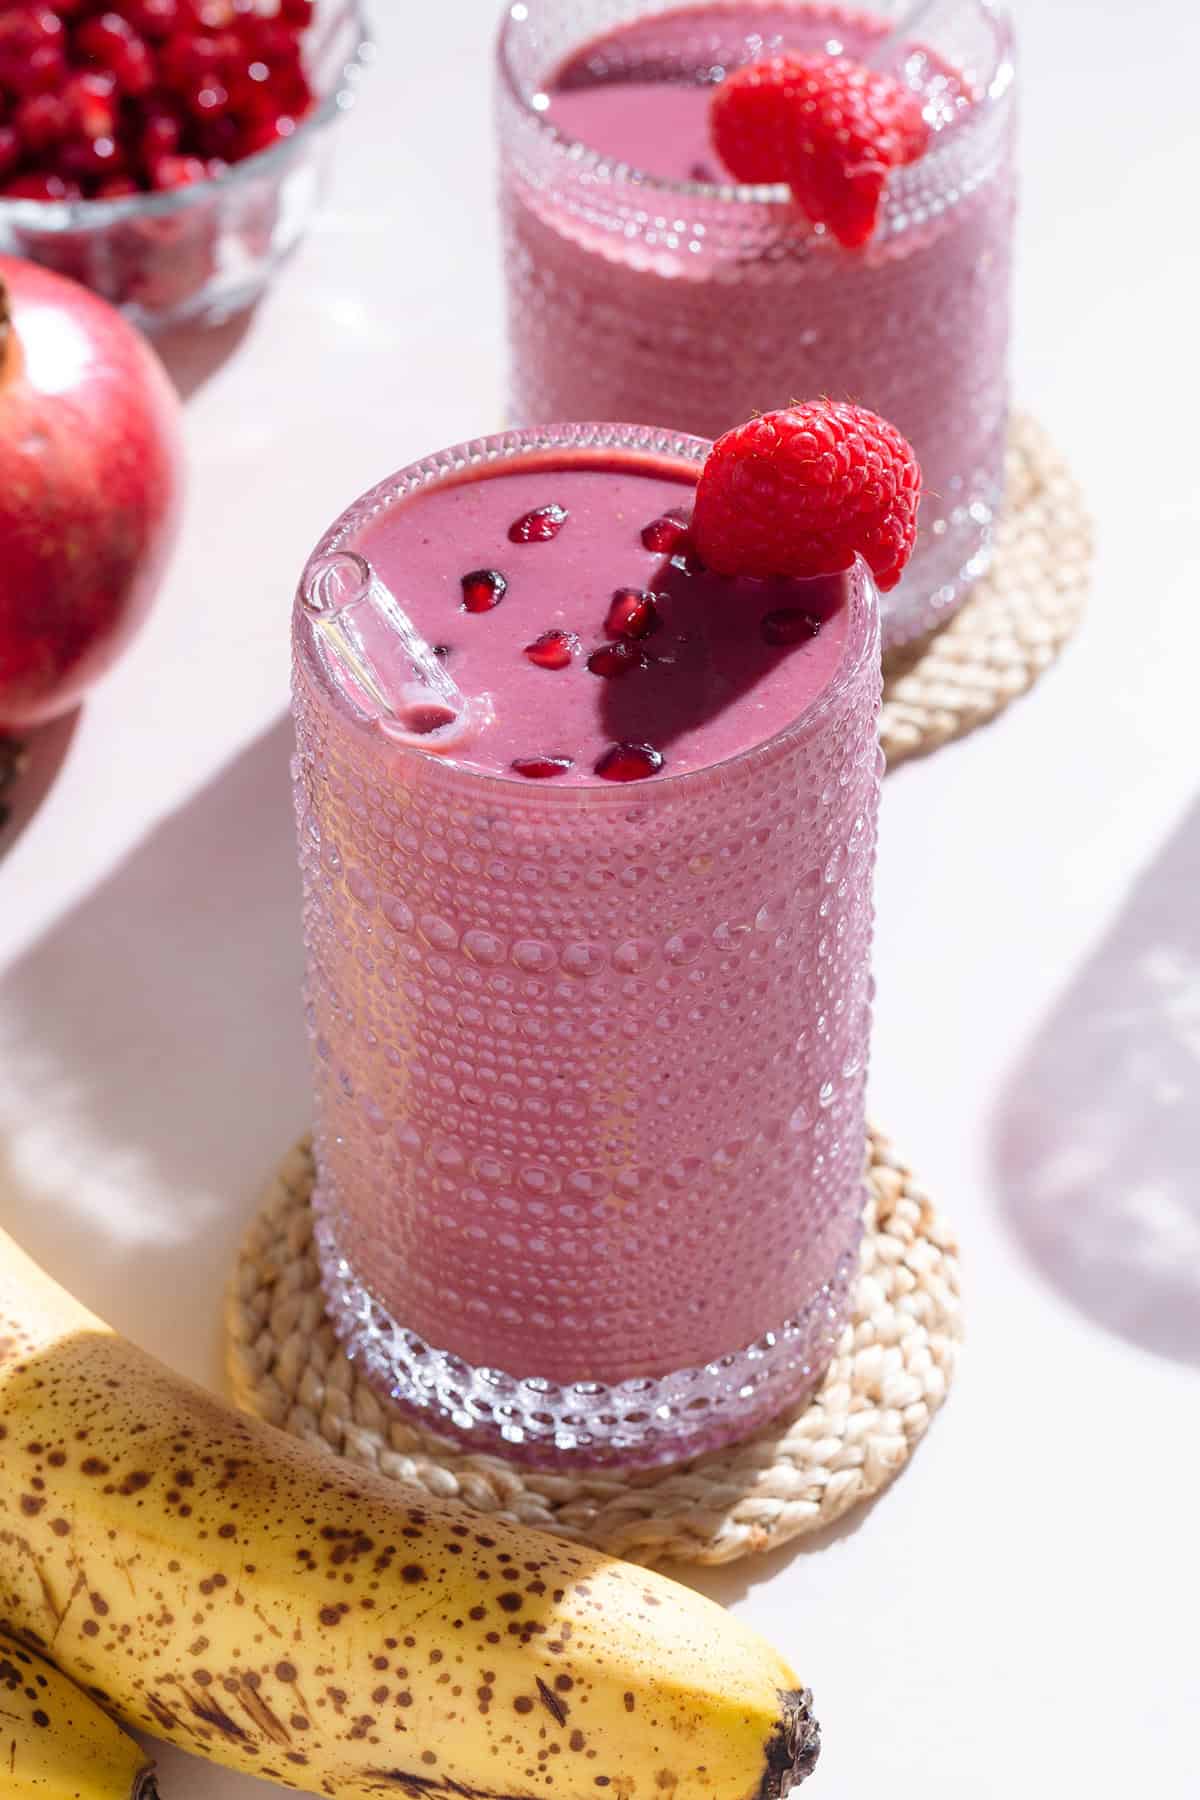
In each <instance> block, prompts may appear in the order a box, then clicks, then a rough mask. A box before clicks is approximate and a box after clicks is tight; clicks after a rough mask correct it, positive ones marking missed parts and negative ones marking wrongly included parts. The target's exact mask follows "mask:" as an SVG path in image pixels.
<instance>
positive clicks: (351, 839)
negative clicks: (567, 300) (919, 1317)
mask: <svg viewBox="0 0 1200 1800" xmlns="http://www.w3.org/2000/svg"><path fill="white" fill-rule="evenodd" d="M475 448H476V449H480V447H478V446H477V447H475ZM919 486H920V481H919V474H918V471H917V468H916V463H915V460H914V458H913V455H912V452H911V450H910V448H909V446H908V445H907V443H906V442H905V441H904V439H903V438H902V437H901V436H900V434H899V433H898V432H896V431H894V430H893V429H892V428H891V427H890V426H888V425H886V424H884V423H883V421H881V420H879V419H878V418H876V417H875V416H874V415H873V414H871V413H868V412H866V411H864V410H863V409H860V408H856V407H852V406H846V405H838V404H834V403H830V402H824V401H822V402H815V403H813V404H811V405H807V406H800V407H796V408H790V409H788V410H787V411H785V412H781V413H776V414H772V415H768V416H766V417H764V418H761V419H757V420H755V421H753V422H752V423H751V424H750V425H747V426H744V427H742V428H740V429H739V430H737V431H734V432H731V433H729V434H728V436H727V437H726V438H725V439H724V440H723V441H722V442H721V443H719V444H717V445H716V446H715V447H714V446H711V445H709V444H708V443H705V442H702V441H699V440H690V439H680V438H678V437H676V436H672V435H667V434H660V433H655V432H652V431H647V430H644V429H639V428H636V427H626V426H580V425H576V426H563V427H554V428H552V429H550V430H546V431H540V432H531V433H528V434H526V435H525V438H524V441H521V440H518V441H517V443H516V446H515V447H514V440H513V438H512V437H511V436H509V437H507V438H501V439H494V440H489V441H488V442H486V443H485V444H484V445H483V446H482V447H481V449H480V453H479V454H477V455H473V456H472V458H471V459H470V461H467V460H466V459H464V458H463V457H462V456H461V455H460V454H459V453H457V452H448V453H446V455H445V456H443V457H440V458H437V457H435V458H433V459H431V460H430V461H429V462H427V463H425V464H421V465H419V466H418V467H416V468H415V469H410V470H406V471H404V472H402V473H401V474H400V475H399V476H396V477H393V478H392V479H391V480H389V481H387V482H385V483H383V484H382V486H381V487H380V488H378V489H376V490H374V492H373V493H371V494H369V495H367V496H365V497H364V499H363V500H362V501H360V502H358V503H357V504H356V505H355V506H354V507H352V508H351V509H350V511H349V512H348V513H347V514H346V515H345V516H344V517H343V518H342V519H341V520H340V521H339V522H338V524H337V525H336V526H334V528H333V529H332V531H331V532H330V533H329V534H328V535H327V536H326V538H325V540H324V541H323V543H322V544H321V546H320V548H319V551H318V553H317V555H316V556H315V557H314V559H313V561H312V562H311V563H310V565H309V568H308V570H307V571H306V573H305V576H304V579H303V581H302V583H301V589H300V596H299V599H298V603H297V610H296V622H295V648H296V679H295V710H296V725H297V744H298V756H297V759H296V764H295V779H296V804H297V816H298V820H299V828H300V848H301V864H302V868H303V872H304V879H305V892H306V905H305V921H306V936H307V946H308V958H309V964H308V966H309V976H308V1006H309V1023H310V1030H311V1036H312V1044H313V1066H314V1071H315V1080H316V1098H317V1161H318V1171H319V1175H318V1188H317V1195H316V1206H317V1212H318V1218H319V1233H320V1243H321V1254H322V1259H323V1268H324V1274H325V1281H326V1288H327V1293H328V1295H329V1298H330V1301H331V1305H332V1310H333V1314H334V1318H335V1321H336V1323H337V1326H338V1329H339V1331H340V1333H341V1334H342V1335H343V1337H344V1338H345V1339H346V1340H347V1341H348V1342H349V1343H350V1344H351V1345H352V1346H353V1348H354V1349H355V1351H356V1353H357V1354H358V1355H359V1356H360V1357H361V1358H362V1364H363V1367H364V1368H365V1369H367V1370H368V1371H369V1372H370V1373H371V1375H372V1377H373V1379H375V1380H376V1381H378V1382H379V1383H380V1384H382V1385H385V1386H386V1388H387V1390H388V1391H389V1392H390V1393H391V1394H392V1396H393V1397H394V1398H396V1399H397V1400H398V1401H399V1402H400V1403H401V1404H402V1405H405V1406H407V1407H408V1408H409V1409H410V1410H413V1411H421V1412H424V1413H426V1414H427V1415H429V1417H430V1422H431V1423H433V1424H435V1425H436V1426H437V1428H438V1429H446V1430H451V1431H456V1432H458V1433H460V1434H462V1435H464V1436H466V1437H467V1438H469V1439H472V1440H474V1441H478V1442H481V1443H489V1444H502V1445H506V1446H509V1447H511V1448H512V1449H513V1450H514V1451H515V1452H516V1453H517V1454H520V1455H523V1456H526V1457H530V1458H532V1459H534V1460H542V1461H555V1460H562V1459H564V1458H566V1459H568V1460H570V1459H577V1460H582V1461H594V1462H604V1461H608V1460H620V1461H625V1462H629V1461H632V1462H634V1463H638V1462H642V1463H646V1464H650V1463H654V1462H658V1461H663V1460H668V1459H670V1458H672V1457H675V1456H678V1455H683V1454H687V1453H689V1452H690V1451H691V1450H694V1449H698V1448H703V1447H705V1446H706V1445H709V1444H716V1443H720V1442H723V1441H726V1440H727V1439H729V1438H732V1437H736V1436H738V1435H741V1434H742V1433H743V1432H745V1431H747V1430H749V1429H751V1428H752V1427H753V1426H754V1425H755V1424H756V1423H758V1422H760V1421H761V1420H763V1419H765V1418H768V1417H770V1416H771V1414H772V1413H774V1412H776V1411H778V1410H779V1409H780V1408H781V1407H783V1406H785V1405H786V1404H788V1402H789V1401H790V1400H792V1399H794V1398H796V1397H798V1396H799V1395H801V1394H803V1393H804V1392H805V1391H807V1390H808V1389H809V1388H811V1386H812V1385H813V1384H814V1382H815V1381H816V1379H817V1378H818V1377H819V1374H820V1372H821V1369H822V1367H823V1365H824V1363H825V1361H826V1360H827V1359H828V1356H829V1355H830V1353H831V1351H832V1347H833V1344H834V1342H835V1340H836V1336H837V1333H838V1331H839V1329H840V1326H841V1322H842V1320H843V1318H844V1315H845V1309H846V1304H847V1298H848V1291H849V1283H850V1279H851V1275H852V1273H853V1270H854V1267H855V1256H856V1251H857V1243H858V1235H859V1229H860V1213H861V1203H862V1193H861V1166H862V1153H863V1142H864V1130H865V1125H864V1117H863V1083H864V1079H865V1067H866V1053H867V1038H868V1031H869V969H868V953H869V941H870V929H871V877H872V868H873V859H874V841H875V811H876V804H877V795H878V781H879V757H878V747H877V736H876V715H877V710H878V703H879V688H880V675H879V666H878V619H877V609H876V602H875V592H874V582H873V580H872V574H874V577H875V579H876V580H877V581H878V582H879V583H880V585H881V586H884V587H887V586H890V585H893V584H894V583H895V582H896V581H897V580H898V579H899V576H900V573H901V571H902V568H903V565H904V561H905V559H906V557H907V554H908V552H909V551H910V550H911V547H912V543H913V541H914V537H915V534H916V514H917V504H918V497H919ZM485 577H486V579H485ZM477 594H480V595H482V594H486V595H487V596H488V602H489V603H488V604H487V605H486V606H476V605H474V604H473V603H472V596H474V595H477ZM431 646H436V653H435V652H434V650H433V649H431V648H430V647H431ZM764 1334H766V1335H764ZM718 1365H719V1366H718ZM580 1384H583V1385H582V1386H581V1385H580Z"/></svg>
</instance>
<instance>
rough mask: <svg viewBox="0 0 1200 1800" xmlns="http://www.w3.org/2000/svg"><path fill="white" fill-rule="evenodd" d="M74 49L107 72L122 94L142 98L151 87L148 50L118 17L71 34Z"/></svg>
mask: <svg viewBox="0 0 1200 1800" xmlns="http://www.w3.org/2000/svg"><path fill="white" fill-rule="evenodd" d="M75 48H76V49H77V50H80V51H82V53H83V55H84V56H86V57H87V58H88V59H89V60H90V61H91V62H95V63H99V65H100V67H101V68H102V69H107V70H108V71H109V73H110V74H111V75H112V77H113V79H114V80H115V82H116V84H117V86H118V88H119V89H120V90H121V92H122V93H123V94H133V95H135V96H136V95H138V94H145V93H148V92H149V91H150V89H151V88H152V87H153V86H154V62H153V59H152V57H151V55H150V51H149V48H148V46H147V45H146V44H145V43H144V42H143V41H142V39H141V38H140V37H139V36H138V34H137V32H136V31H135V30H134V29H133V27H132V25H129V24H127V23H126V21H125V20H124V19H123V18H122V17H121V15H120V13H115V12H105V13H101V14H100V15H99V17H98V18H95V19H89V20H88V21H87V23H86V24H85V25H82V26H81V27H80V29H79V30H78V31H77V32H76V33H75Z"/></svg>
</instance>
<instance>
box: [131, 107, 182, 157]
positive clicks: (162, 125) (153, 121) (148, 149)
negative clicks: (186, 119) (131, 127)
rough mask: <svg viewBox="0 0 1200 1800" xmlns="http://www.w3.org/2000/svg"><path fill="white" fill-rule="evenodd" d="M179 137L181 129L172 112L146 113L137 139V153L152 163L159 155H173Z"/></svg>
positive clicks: (178, 143) (177, 146)
mask: <svg viewBox="0 0 1200 1800" xmlns="http://www.w3.org/2000/svg"><path fill="white" fill-rule="evenodd" d="M181 137H182V129H181V127H180V123H179V120H178V119H177V118H176V117H175V115H174V114H173V113H169V112H160V111H155V112H151V113H147V115H146V118H145V121H144V123H143V125H142V130H141V136H140V137H139V139H138V153H139V155H140V156H141V157H142V159H143V161H145V162H147V163H150V164H153V163H155V162H156V161H157V160H158V158H159V157H160V156H173V155H174V154H175V152H176V151H177V150H178V148H179V145H180V140H181Z"/></svg>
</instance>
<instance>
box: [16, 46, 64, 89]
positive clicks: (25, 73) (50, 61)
mask: <svg viewBox="0 0 1200 1800" xmlns="http://www.w3.org/2000/svg"><path fill="white" fill-rule="evenodd" d="M66 79H67V59H66V57H65V56H64V55H63V53H62V51H61V50H59V49H58V48H57V46H56V45H54V44H41V45H39V46H38V48H37V49H36V50H34V51H33V52H32V53H31V55H30V57H29V60H28V62H27V63H26V64H25V67H24V68H23V69H22V71H21V74H20V79H19V80H18V79H11V80H10V82H9V86H10V87H12V88H14V89H15V90H16V91H17V92H18V93H22V94H53V93H57V91H58V89H59V88H60V87H61V86H62V84H63V82H64V81H65V80H66Z"/></svg>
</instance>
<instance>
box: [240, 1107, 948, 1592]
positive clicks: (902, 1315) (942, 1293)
mask: <svg viewBox="0 0 1200 1800" xmlns="http://www.w3.org/2000/svg"><path fill="white" fill-rule="evenodd" d="M868 1150H869V1155H868V1171H867V1178H868V1201H867V1207H866V1231H865V1235H864V1239H863V1248H862V1269H861V1273H860V1275H859V1280H858V1288H857V1291H856V1295H855V1302H854V1314H853V1318H852V1320H851V1322H850V1324H849V1325H847V1327H846V1330H845V1332H844V1333H843V1336H842V1341H841V1344H840V1345H839V1347H838V1352H837V1355H836V1357H835V1358H834V1361H833V1363H832V1364H831V1365H830V1368H829V1370H828V1371H827V1373H826V1376H825V1379H824V1381H823V1382H822V1384H821V1386H820V1388H819V1389H818V1391H817V1393H816V1395H815V1396H814V1398H813V1399H812V1400H811V1401H810V1402H809V1403H808V1405H807V1406H805V1407H803V1408H801V1409H800V1410H799V1411H797V1412H795V1413H793V1414H791V1415H785V1416H784V1417H782V1418H780V1419H776V1420H775V1421H774V1422H773V1423H772V1424H771V1425H769V1426H767V1427H765V1428H764V1429H763V1430H761V1431H758V1432H757V1433H756V1434H755V1435H754V1436H753V1437H751V1438H748V1439H746V1440H745V1442H743V1443H741V1444H737V1445H734V1446H733V1447H732V1448H729V1449H726V1450H719V1451H712V1452H710V1453H709V1454H708V1455H706V1456H699V1457H695V1458H693V1459H692V1461H691V1462H687V1463H680V1464H677V1465H676V1466H675V1467H674V1468H669V1469H655V1470H649V1471H646V1472H643V1473H641V1474H622V1473H621V1472H620V1470H611V1469H606V1470H602V1471H598V1472H595V1473H590V1474H589V1473H574V1472H572V1473H568V1474H564V1473H563V1472H562V1471H560V1470H556V1471H554V1472H545V1471H541V1470H535V1469H525V1468H519V1467H517V1466H516V1465H515V1464H512V1463H507V1462H504V1461H503V1460H502V1459H501V1458H499V1457H497V1456H487V1455H480V1454H479V1453H478V1452H472V1451H469V1450H464V1449H463V1448H462V1446H461V1445H458V1444H452V1443H448V1442H447V1441H446V1440H445V1439H442V1438H438V1437H434V1436H433V1435H432V1433H430V1432H428V1431H425V1430H423V1429H422V1428H421V1427H420V1426H418V1425H414V1424H413V1423H412V1422H411V1421H410V1420H409V1419H407V1418H406V1417H404V1416H403V1415H402V1414H400V1413H399V1412H397V1411H396V1410H395V1409H394V1408H393V1407H391V1406H390V1405H389V1404H388V1403H387V1402H386V1401H384V1400H381V1399H380V1397H379V1396H378V1394H376V1393H375V1391H374V1389H372V1388H370V1387H368V1386H367V1384H366V1382H365V1381H364V1380H363V1379H362V1377H361V1376H360V1375H359V1374H358V1372H357V1370H356V1369H355V1367H354V1365H353V1364H351V1363H350V1362H349V1361H348V1360H347V1358H346V1356H345V1355H344V1353H343V1351H342V1349H341V1347H340V1345H339V1344H338V1342H337V1340H336V1339H335V1337H334V1335H333V1328H332V1326H331V1325H330V1323H329V1320H328V1318H327V1317H326V1313H325V1303H324V1297H323V1295H322V1293H321V1287H320V1277H319V1274H318V1270H317V1260H316V1255H315V1253H314V1250H313V1239H312V1208H311V1205H310V1199H311V1193H312V1183H313V1163H312V1155H311V1152H310V1149H309V1146H308V1144H307V1142H305V1143H302V1144H301V1145H300V1146H299V1147H298V1148H297V1149H296V1150H294V1151H293V1152H292V1153H291V1155H290V1156H289V1157H288V1158H287V1160H286V1162H285V1163H284V1164H283V1166H282V1167H281V1168H280V1170H279V1172H278V1173H277V1174H276V1176H275V1178H274V1180H273V1181H272V1183H271V1185H270V1187H269V1189H268V1191H267V1193H266V1195H265V1197H264V1200H263V1203H262V1206H261V1209H260V1211H259V1213H258V1215H257V1217H256V1218H255V1220H254V1223H253V1225H252V1226H251V1228H250V1231H249V1232H248V1234H247V1236H246V1239H245V1242H244V1243H243V1245H242V1249H241V1254H240V1256H239V1259H238V1263H237V1267H236V1269H235V1272H234V1277H233V1281H232V1284H231V1286H230V1291H229V1297H228V1302H227V1309H226V1330H227V1336H228V1345H227V1349H228V1363H229V1372H230V1377H231V1380H232V1385H233V1392H234V1397H235V1399H236V1400H237V1403H238V1405H239V1406H241V1407H242V1408H243V1409H244V1410H245V1411H247V1412H251V1413H255V1414H257V1415H258V1416H259V1417H260V1418H264V1419H269V1420H270V1421H271V1423H272V1424H273V1425H279V1426H281V1427H282V1428H283V1429H284V1430H285V1431H290V1432H293V1433H294V1434H295V1435H296V1436H297V1437H301V1438H305V1439H307V1440H308V1441H309V1442H311V1443H315V1444H318V1445H320V1446H322V1447H324V1448H328V1449H330V1450H333V1451H336V1452H337V1453H338V1455H341V1456H346V1457H349V1458H350V1459H351V1461H353V1462H357V1463H362V1464H366V1465H367V1466H368V1467H370V1468H373V1469H377V1470H378V1471H380V1473H382V1474H384V1475H389V1476H392V1477H394V1478H395V1479H396V1480H397V1481H404V1482H408V1483H415V1484H416V1485H418V1486H420V1487H423V1488H425V1489H426V1490H427V1491H428V1492H429V1493H431V1494H434V1495H440V1496H442V1497H445V1498H457V1499H461V1500H465V1501H467V1502H468V1503H469V1504H470V1505H471V1506H474V1507H477V1508H478V1509H479V1510H480V1511H481V1512H489V1513H500V1514H503V1515H504V1517H506V1518H511V1519H519V1520H521V1521H522V1522H523V1523H524V1524H527V1525H536V1526H540V1527H541V1528H542V1529H543V1530H545V1531H552V1532H556V1533H557V1534H558V1535H559V1536H561V1537H569V1538H578V1539H582V1540H583V1541H585V1542H587V1543H589V1544H594V1545H596V1546H598V1547H599V1548H600V1549H603V1550H608V1551H611V1552H614V1553H615V1554H617V1555H620V1556H624V1557H626V1558H628V1559H629V1560H631V1561H633V1562H641V1563H657V1562H665V1561H669V1560H672V1559H676V1560H679V1561H683V1562H696V1563H723V1562H731V1561H733V1559H734V1558H735V1557H739V1556H746V1555H748V1554H750V1553H751V1552H755V1551H762V1550H770V1549H774V1548H775V1547H776V1546H777V1545H779V1544H784V1543H787V1542H788V1540H789V1539H791V1538H797V1537H802V1536H804V1535H806V1534H807V1533H810V1532H814V1531H819V1530H820V1529H821V1528H822V1527H823V1526H826V1525H830V1524H832V1523H833V1521H834V1520H835V1519H840V1518H841V1516H842V1514H843V1513H845V1512H847V1511H849V1509H850V1508H851V1507H852V1506H856V1505H857V1504H858V1503H859V1502H860V1501H863V1500H868V1499H870V1497H871V1496H872V1495H873V1494H877V1493H878V1492H879V1491H880V1489H881V1488H883V1487H885V1486H886V1485H887V1483H888V1482H889V1481H890V1480H891V1479H892V1477H893V1476H894V1475H895V1474H896V1473H897V1471H898V1470H899V1469H900V1468H902V1467H903V1465H904V1464H905V1463H906V1462H907V1461H908V1458H909V1457H910V1456H911V1454H912V1451H913V1449H914V1447H915V1446H916V1444H917V1443H918V1441H919V1440H920V1438H921V1437H922V1436H923V1434H924V1432H925V1429H926V1427H927V1426H928V1424H929V1421H930V1419H931V1418H932V1417H933V1415H934V1413H935V1412H936V1411H937V1409H938V1408H939V1406H940V1405H941V1404H942V1401H943V1400H944V1399H945V1397H946V1392H947V1389H948V1387H949V1384H950V1379H951V1376H952V1375H953V1372H954V1361H955V1353H956V1350H957V1346H958V1340H959V1336H960V1324H959V1303H958V1256H957V1250H956V1247H955V1244H954V1240H953V1238H952V1236H951V1235H950V1233H949V1232H948V1231H947V1229H946V1227H945V1225H944V1224H943V1223H942V1222H941V1221H940V1220H939V1219H938V1217H937V1215H936V1213H935V1212H934V1210H933V1207H932V1205H931V1204H930V1202H929V1200H928V1199H927V1197H926V1196H925V1194H924V1193H923V1191H922V1190H921V1188H920V1186H919V1185H918V1184H917V1182H916V1181H915V1180H914V1179H913V1177H912V1175H911V1174H910V1173H909V1171H908V1169H907V1168H906V1167H905V1165H904V1164H903V1163H902V1162H901V1161H900V1160H899V1159H898V1157H897V1156H896V1154H895V1152H894V1151H893V1149H892V1147H891V1145H890V1144H889V1143H888V1141H887V1139H886V1138H883V1137H881V1136H879V1135H878V1134H877V1133H872V1134H871V1137H870V1141H869V1146H868Z"/></svg>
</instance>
